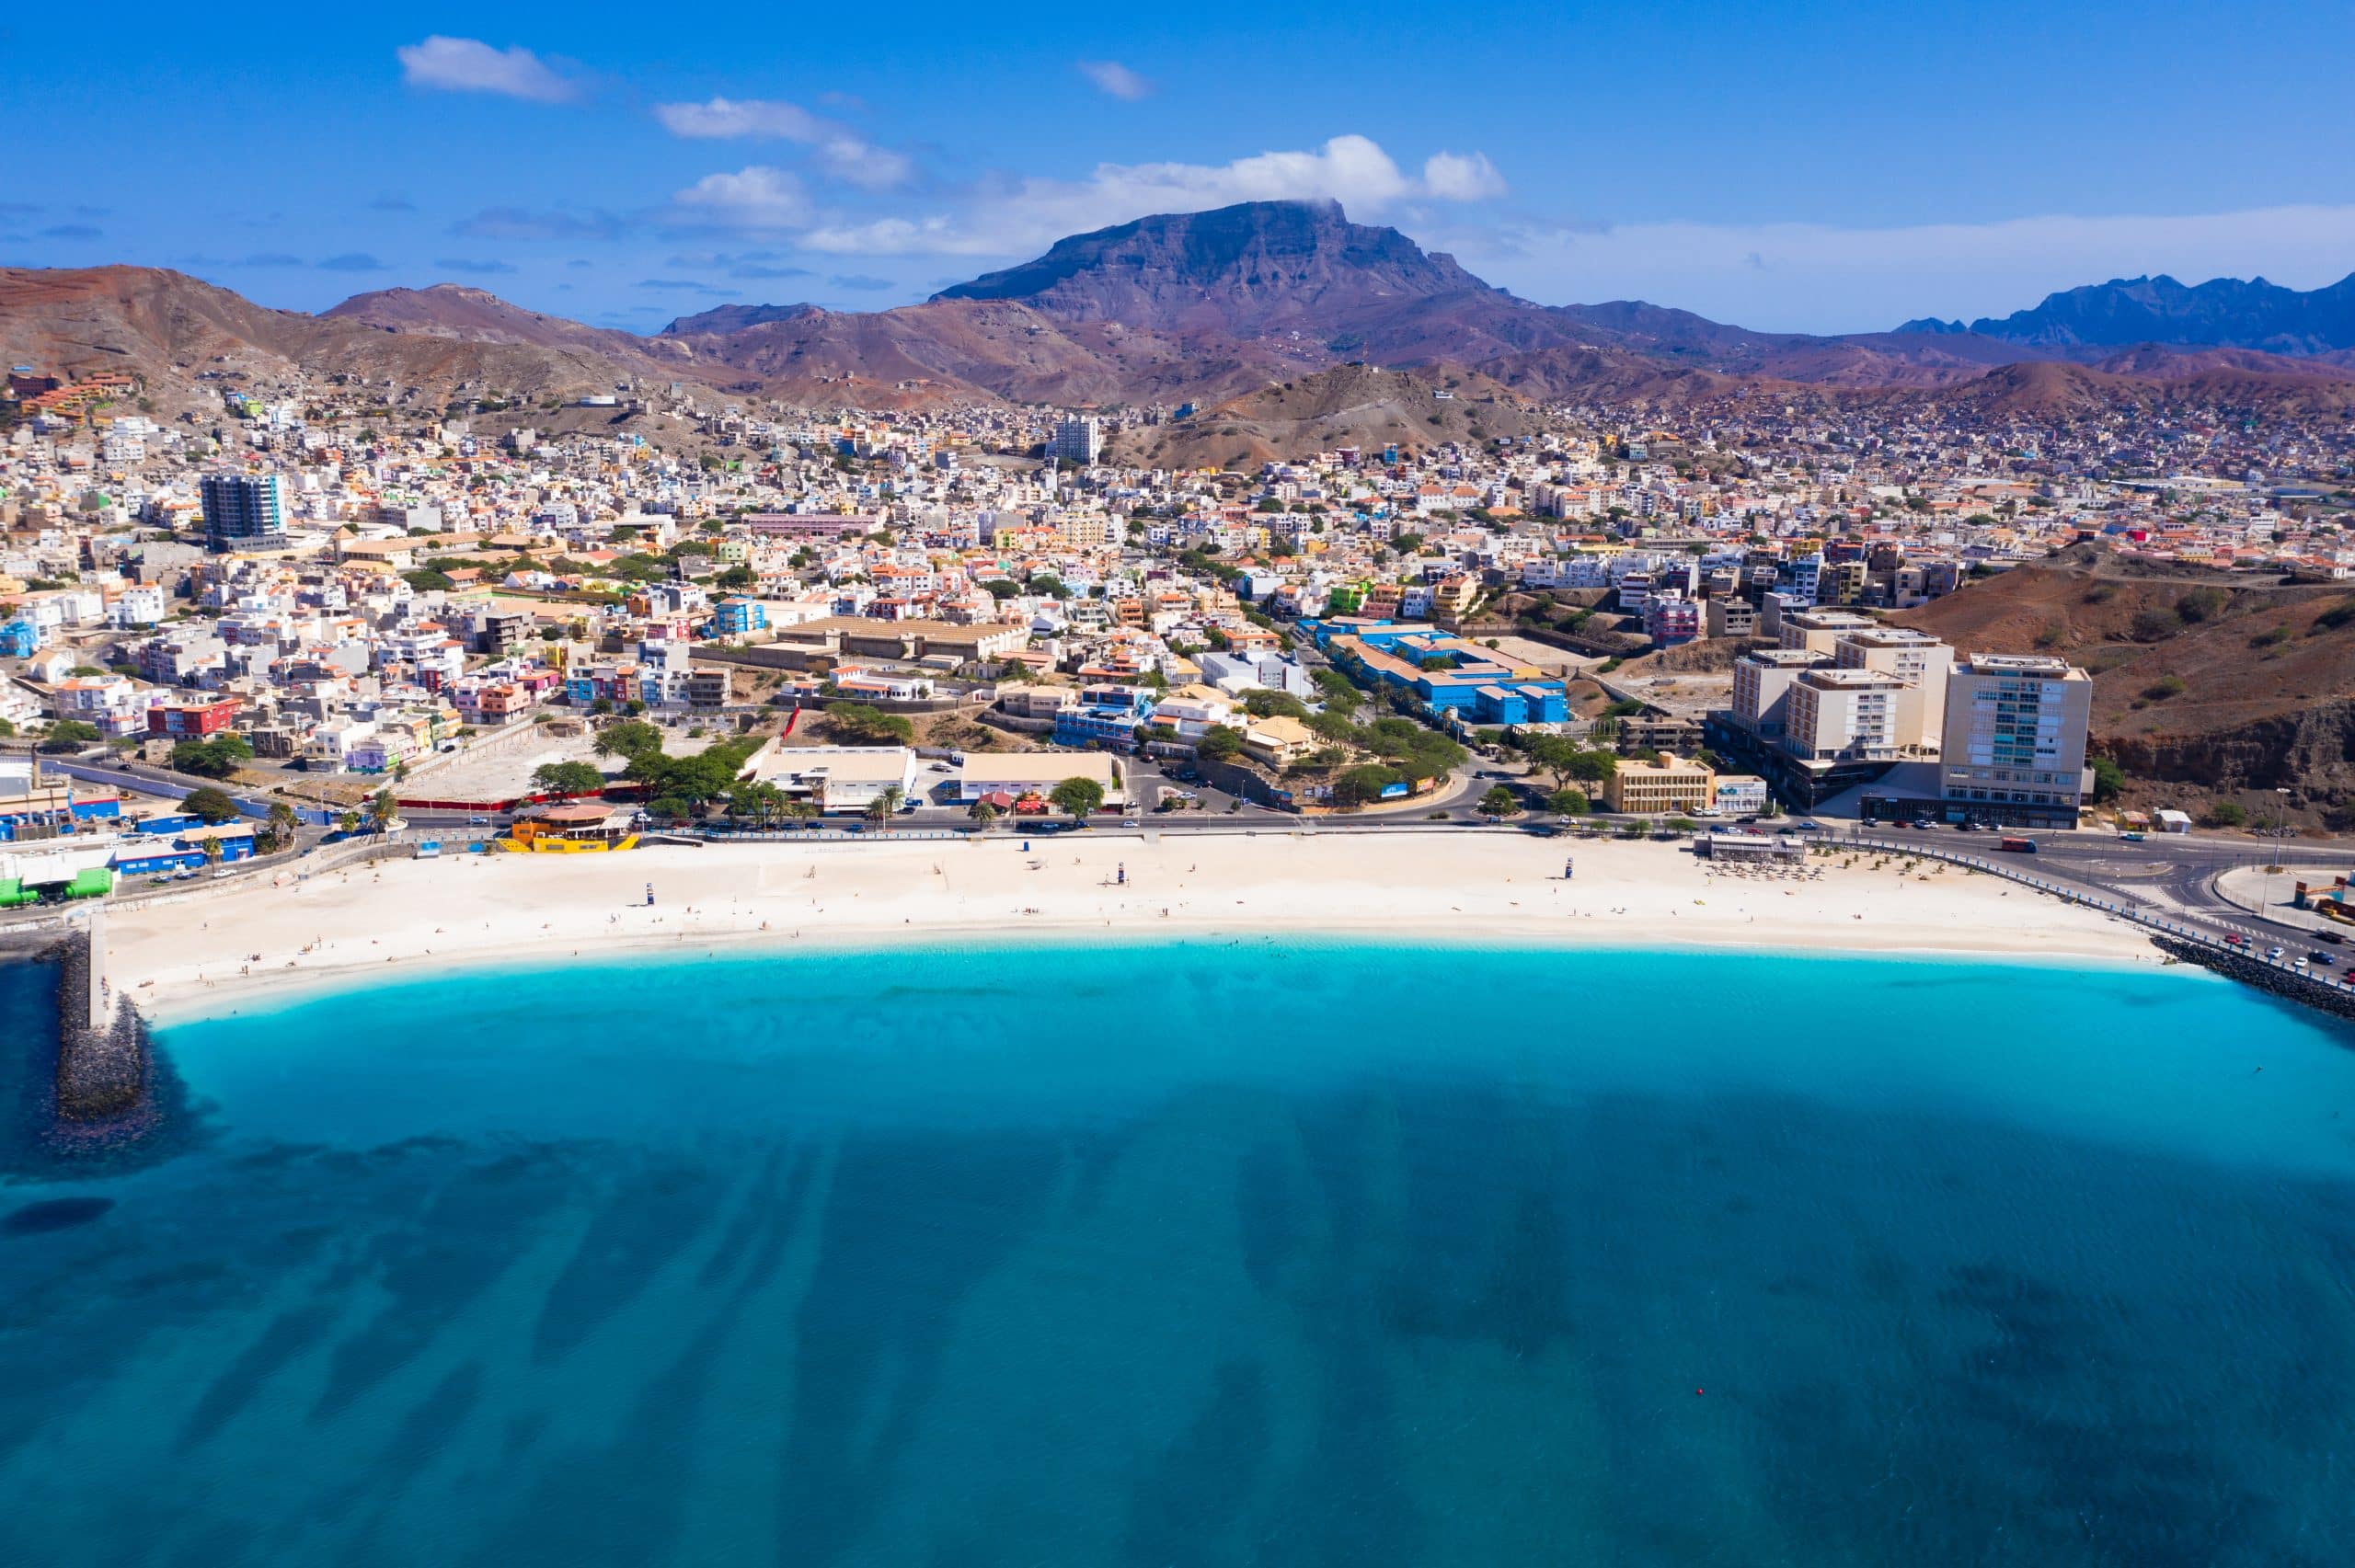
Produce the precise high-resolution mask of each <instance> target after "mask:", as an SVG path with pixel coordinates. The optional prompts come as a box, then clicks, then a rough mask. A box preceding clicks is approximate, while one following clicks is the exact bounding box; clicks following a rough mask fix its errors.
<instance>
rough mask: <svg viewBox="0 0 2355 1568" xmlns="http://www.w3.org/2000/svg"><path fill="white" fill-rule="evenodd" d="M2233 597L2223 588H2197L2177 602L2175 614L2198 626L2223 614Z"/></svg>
mask: <svg viewBox="0 0 2355 1568" xmlns="http://www.w3.org/2000/svg"><path fill="white" fill-rule="evenodd" d="M2231 597H2232V596H2231V595H2230V594H2227V593H2226V592H2225V591H2224V590H2223V589H2221V588H2195V589H2192V590H2191V591H2190V592H2189V593H2187V594H2185V595H2184V596H2183V597H2182V598H2181V599H2178V600H2177V601H2175V612H2176V613H2177V615H2180V616H2181V617H2183V619H2184V620H2186V621H2188V622H2189V623H2190V624H2193V625H2195V626H2197V625H2199V624H2200V623H2201V622H2203V621H2212V620H2214V619H2215V618H2216V617H2217V616H2219V615H2221V614H2223V611H2224V606H2225V604H2226V603H2227V602H2228V601H2230V599H2231Z"/></svg>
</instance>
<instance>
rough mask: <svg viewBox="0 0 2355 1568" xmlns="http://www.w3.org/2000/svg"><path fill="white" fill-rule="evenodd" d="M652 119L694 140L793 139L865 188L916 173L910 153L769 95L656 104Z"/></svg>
mask: <svg viewBox="0 0 2355 1568" xmlns="http://www.w3.org/2000/svg"><path fill="white" fill-rule="evenodd" d="M654 118H655V119H657V120H661V122H662V128H663V129H664V130H666V131H668V132H671V134H672V135H673V136H683V137H686V138H688V139H690V140H694V141H741V140H749V141H762V142H793V143H799V144H800V145H802V146H805V147H808V148H810V149H811V152H810V161H811V162H812V163H814V164H815V165H816V166H818V167H819V169H821V171H823V172H824V173H826V174H828V175H831V176H832V177H834V178H836V179H839V180H841V181H843V182H844V184H847V185H855V186H857V187H858V188H859V189H862V190H889V189H892V188H893V187H895V186H901V185H905V184H906V183H907V182H908V181H909V180H910V179H911V178H913V177H914V175H915V164H914V162H913V160H911V159H910V158H909V157H908V156H907V155H906V154H904V153H897V152H893V151H892V150H891V149H890V148H889V147H879V146H877V145H875V144H874V143H872V142H869V141H868V140H867V138H866V137H864V136H862V135H860V134H859V133H858V132H856V131H854V130H852V129H851V128H850V127H849V126H847V125H844V124H842V123H841V122H840V121H838V120H828V119H826V118H824V117H823V116H821V115H815V114H812V113H810V111H809V110H808V109H803V108H802V107H801V106H800V105H798V104H790V103H781V102H777V101H775V100H774V99H765V98H713V99H712V100H711V101H710V102H708V103H666V104H657V105H656V106H655V109H654Z"/></svg>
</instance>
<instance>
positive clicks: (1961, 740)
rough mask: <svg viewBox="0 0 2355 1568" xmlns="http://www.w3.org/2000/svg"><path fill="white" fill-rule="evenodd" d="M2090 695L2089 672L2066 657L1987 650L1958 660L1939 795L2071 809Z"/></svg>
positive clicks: (2080, 775)
mask: <svg viewBox="0 0 2355 1568" xmlns="http://www.w3.org/2000/svg"><path fill="white" fill-rule="evenodd" d="M2093 693H2094V684H2093V679H2092V677H2090V676H2088V675H2087V674H2086V673H2085V671H2084V670H2078V669H2076V668H2074V667H2073V666H2072V665H2071V664H2070V663H2069V661H2068V660H2066V659H2062V658H2050V657H2046V656H2041V655H2035V654H1992V653H1974V654H1972V655H1970V657H1968V658H1965V659H1963V660H1962V661H1961V662H1960V663H1959V664H1957V665H1956V666H1955V668H1954V672H1953V673H1952V674H1951V675H1949V676H1948V677H1947V694H1946V719H1945V724H1946V749H1945V755H1944V760H1943V761H1942V763H1941V764H1940V769H1939V773H1940V777H1939V784H1940V792H1941V793H1942V794H1943V795H1944V796H1945V797H1946V798H1947V800H1950V801H1963V802H1971V803H1978V802H1985V803H1987V804H1988V805H1990V806H2005V805H2008V806H2041V807H2048V808H2061V807H2065V808H2066V809H2068V810H2069V811H2072V812H2074V811H2075V810H2076V808H2077V807H2078V806H2079V805H2080V804H2081V803H2082V802H2083V801H2084V798H2085V791H2086V790H2087V789H2088V788H2089V787H2090V784H2089V783H2088V781H2087V778H2086V773H2085V732H2086V730H2087V728H2088V727H2089V726H2090V724H2091V721H2092V718H2093ZM1992 814H1994V815H2001V813H1992Z"/></svg>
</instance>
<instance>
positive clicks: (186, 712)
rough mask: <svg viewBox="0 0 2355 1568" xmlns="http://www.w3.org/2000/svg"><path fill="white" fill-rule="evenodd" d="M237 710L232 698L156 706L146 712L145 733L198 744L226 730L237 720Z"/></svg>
mask: <svg viewBox="0 0 2355 1568" xmlns="http://www.w3.org/2000/svg"><path fill="white" fill-rule="evenodd" d="M238 706H239V704H238V701H237V699H236V698H235V697H216V698H214V699H213V700H212V701H211V702H185V701H184V702H176V703H163V704H157V705H156V706H155V707H152V708H149V709H148V710H147V733H148V734H150V735H163V736H168V737H170V738H172V739H174V740H201V739H203V738H205V737H206V736H208V735H217V734H219V733H220V732H221V731H222V730H224V729H226V728H228V727H229V721H230V720H232V719H234V718H236V716H237V708H238Z"/></svg>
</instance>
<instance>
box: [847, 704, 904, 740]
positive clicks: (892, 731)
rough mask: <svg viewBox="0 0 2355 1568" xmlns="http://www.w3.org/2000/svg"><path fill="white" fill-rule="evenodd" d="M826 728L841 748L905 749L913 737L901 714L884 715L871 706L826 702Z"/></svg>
mask: <svg viewBox="0 0 2355 1568" xmlns="http://www.w3.org/2000/svg"><path fill="white" fill-rule="evenodd" d="M826 729H827V732H828V733H829V734H831V735H832V736H833V738H835V739H836V740H839V741H841V742H842V743H843V744H844V745H845V746H906V745H910V744H912V743H913V741H914V740H915V736H916V728H915V726H914V725H913V724H911V723H909V722H908V720H907V718H906V717H905V716H904V715H900V714H887V713H885V712H884V711H883V710H882V709H881V708H879V707H877V706H875V705H874V704H871V703H828V704H826Z"/></svg>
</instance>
